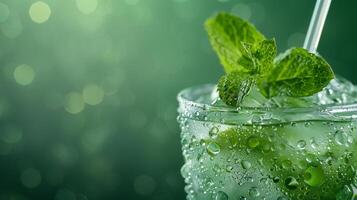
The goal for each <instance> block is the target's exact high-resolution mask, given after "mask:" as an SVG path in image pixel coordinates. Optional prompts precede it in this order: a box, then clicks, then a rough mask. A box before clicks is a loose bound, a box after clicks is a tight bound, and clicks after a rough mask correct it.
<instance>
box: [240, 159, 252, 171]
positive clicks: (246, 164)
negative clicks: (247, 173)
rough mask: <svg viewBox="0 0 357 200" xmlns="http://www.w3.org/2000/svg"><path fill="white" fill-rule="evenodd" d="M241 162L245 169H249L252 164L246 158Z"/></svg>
mask: <svg viewBox="0 0 357 200" xmlns="http://www.w3.org/2000/svg"><path fill="white" fill-rule="evenodd" d="M241 164H242V167H243V169H249V168H250V167H251V166H252V164H251V163H250V162H249V161H246V160H243V161H242V163H241Z"/></svg>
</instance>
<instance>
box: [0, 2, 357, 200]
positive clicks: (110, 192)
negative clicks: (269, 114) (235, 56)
mask: <svg viewBox="0 0 357 200" xmlns="http://www.w3.org/2000/svg"><path fill="white" fill-rule="evenodd" d="M314 3H315V1H313V0H299V1H296V0H43V1H42V2H38V1H36V0H0V45H1V46H0V93H1V95H0V200H22V199H28V200H30V199H55V200H85V199H106V200H110V199H139V200H140V199H153V200H173V199H177V200H181V199H184V198H185V194H184V190H183V187H184V183H183V180H182V178H181V176H180V172H179V171H180V166H181V165H182V163H183V160H182V156H181V147H180V138H179V128H178V125H177V123H176V107H177V102H176V94H177V93H178V92H179V91H180V90H181V89H183V88H185V87H188V86H192V85H198V84H202V83H208V82H211V83H213V82H216V80H217V79H218V78H219V77H220V75H221V74H222V73H223V70H222V69H221V67H220V66H219V62H218V59H217V57H216V55H215V54H214V53H213V51H212V50H211V48H210V46H209V43H208V40H207V37H206V33H205V31H204V29H203V26H202V24H203V22H204V20H205V19H206V18H207V17H209V16H211V15H212V14H213V13H215V12H217V11H222V10H224V11H230V12H233V13H236V14H238V15H240V16H242V17H244V18H246V19H249V20H251V21H252V22H254V23H255V24H256V26H257V27H258V28H259V29H260V30H261V31H262V32H263V33H265V34H266V35H267V36H269V37H275V38H276V40H277V42H278V46H279V49H280V51H283V50H284V49H286V48H288V47H291V46H301V45H302V43H303V39H304V35H305V33H306V31H307V27H308V24H309V19H310V17H311V13H312V10H313V7H314ZM356 6H357V3H356V1H333V4H332V7H331V12H330V14H329V16H328V21H327V24H326V28H325V31H324V33H323V36H322V40H321V45H320V48H319V52H320V54H322V55H323V56H324V57H325V58H326V59H327V60H328V61H329V62H330V63H331V64H332V66H333V68H334V70H335V71H336V72H337V73H338V74H340V75H342V76H345V77H347V78H348V79H350V80H352V81H355V80H356V79H355V78H354V76H355V75H356V74H357V68H356V66H357V56H356V46H357V37H356V35H357V27H356V22H355V19H357V12H355V8H356Z"/></svg>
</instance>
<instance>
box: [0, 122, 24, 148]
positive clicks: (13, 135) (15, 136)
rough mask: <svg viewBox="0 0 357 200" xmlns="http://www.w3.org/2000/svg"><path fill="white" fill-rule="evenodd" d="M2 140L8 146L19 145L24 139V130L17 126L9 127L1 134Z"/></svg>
mask: <svg viewBox="0 0 357 200" xmlns="http://www.w3.org/2000/svg"><path fill="white" fill-rule="evenodd" d="M0 139H1V140H2V141H4V142H6V143H8V144H15V143H18V142H19V141H20V140H21V139H22V130H21V129H20V128H18V127H16V126H8V127H6V128H5V131H4V132H2V133H0Z"/></svg>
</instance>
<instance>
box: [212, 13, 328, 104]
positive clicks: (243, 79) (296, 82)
mask: <svg viewBox="0 0 357 200" xmlns="http://www.w3.org/2000/svg"><path fill="white" fill-rule="evenodd" d="M205 27H206V30H207V32H208V35H209V39H210V42H211V44H212V47H213V49H214V50H215V51H216V53H217V54H218V57H219V59H220V61H221V64H222V65H223V67H224V69H225V72H226V73H227V74H226V75H224V76H223V77H222V78H221V79H220V80H219V83H218V92H219V96H220V98H221V99H222V101H223V102H225V103H226V104H227V105H230V106H239V105H241V103H242V102H243V100H244V98H245V97H246V96H247V95H248V94H249V92H250V90H251V88H253V87H255V86H256V87H257V88H259V91H260V92H261V94H262V95H263V96H265V97H266V98H271V97H274V96H288V97H305V96H311V95H313V94H315V93H317V92H319V91H321V90H322V89H323V88H324V87H325V86H326V85H327V84H328V83H329V82H330V80H331V79H333V78H334V73H333V71H332V69H331V67H330V65H329V64H328V63H327V62H326V61H325V60H324V59H323V58H322V57H320V56H318V55H315V54H312V53H309V52H308V51H307V50H305V49H302V48H292V49H290V50H288V51H286V53H284V54H282V55H280V56H278V57H276V55H277V45H276V42H275V40H274V39H266V37H265V36H264V35H263V34H261V33H260V32H259V31H258V30H257V29H256V28H255V27H254V25H252V24H250V23H249V22H247V21H245V20H243V19H241V18H239V17H237V16H234V15H231V14H228V13H219V14H217V15H216V16H214V17H212V18H210V19H208V20H207V21H206V23H205Z"/></svg>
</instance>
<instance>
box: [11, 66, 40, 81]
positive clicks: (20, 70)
mask: <svg viewBox="0 0 357 200" xmlns="http://www.w3.org/2000/svg"><path fill="white" fill-rule="evenodd" d="M14 78H15V81H16V83H18V84H20V85H29V84H31V83H32V81H33V80H34V78H35V71H34V70H33V68H32V67H31V66H28V65H19V66H17V67H16V68H15V70H14Z"/></svg>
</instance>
